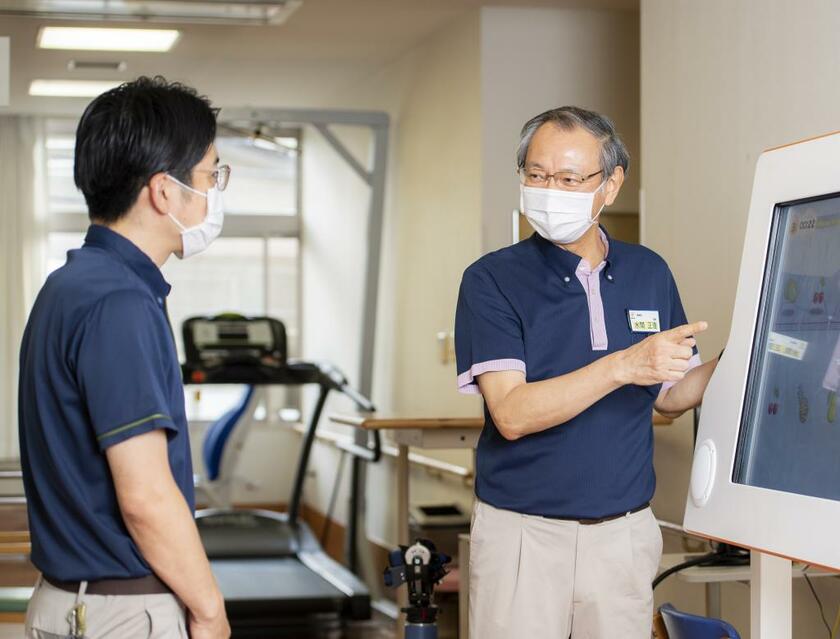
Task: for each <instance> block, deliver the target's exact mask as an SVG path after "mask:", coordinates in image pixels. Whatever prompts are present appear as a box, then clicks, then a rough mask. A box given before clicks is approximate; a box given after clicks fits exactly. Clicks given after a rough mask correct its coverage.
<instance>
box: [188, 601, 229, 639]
mask: <svg viewBox="0 0 840 639" xmlns="http://www.w3.org/2000/svg"><path fill="white" fill-rule="evenodd" d="M188 614H189V623H190V637H191V639H228V637H230V624H228V620H227V616H226V615H225V607H224V604H223V605H222V606H221V608H220V611H219V613H218V614H216V615H214V616H212V617H206V618H205V617H199V616H197V615H196V614H195V613H193V612H192V611H190V612H189V613H188Z"/></svg>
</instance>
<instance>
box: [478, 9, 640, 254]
mask: <svg viewBox="0 0 840 639" xmlns="http://www.w3.org/2000/svg"><path fill="white" fill-rule="evenodd" d="M638 21H639V14H638V13H636V12H631V11H588V10H578V9H516V8H499V7H490V8H484V9H482V11H481V131H482V133H481V144H482V176H481V199H482V216H483V218H482V252H488V251H490V250H494V249H497V248H500V247H502V246H506V245H507V244H510V238H511V230H510V227H511V222H510V212H511V211H512V210H513V209H514V208H518V206H519V182H518V178H517V176H516V174H515V171H516V162H515V152H516V146H517V143H518V142H519V130H520V129H521V128H522V125H523V124H525V122H526V121H527V120H529V119H530V118H531V117H533V116H535V115H537V114H538V113H542V112H543V111H546V110H547V109H550V108H553V107H559V106H564V105H573V106H580V107H584V108H588V109H592V110H594V111H599V112H601V113H604V114H606V115H608V116H609V117H611V118H612V119H613V120H614V122H615V124H616V127H617V129H618V131H619V133H620V134H621V136H622V137H623V138H624V141H625V142H626V143H627V146H628V149H629V151H630V155H631V158H634V159H635V158H637V157H638V149H639V65H638V50H639V32H638ZM637 167H638V165H637V164H636V165H634V164H633V162H632V160H631V171H630V174H629V176H628V180H627V181H626V183H625V185H624V188H623V189H622V191H621V194H620V196H619V198H618V200H617V201H616V202H615V204H614V205H613V207H612V210H614V211H621V212H632V213H635V212H637V211H638V189H639V172H638V169H637Z"/></svg>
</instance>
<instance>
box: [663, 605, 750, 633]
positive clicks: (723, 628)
mask: <svg viewBox="0 0 840 639" xmlns="http://www.w3.org/2000/svg"><path fill="white" fill-rule="evenodd" d="M659 612H660V613H661V614H662V620H663V621H664V622H665V628H667V629H668V639H740V637H741V636H740V635H739V634H738V631H737V630H735V628H733V627H732V626H731V625H729V624H728V623H726V622H725V621H721V620H720V619H709V618H708V617H698V616H697V615H690V614H688V613H686V612H680V611H679V610H677V609H676V608H674V607H673V606H672V605H671V604H663V606H662V607H661V608H660V609H659Z"/></svg>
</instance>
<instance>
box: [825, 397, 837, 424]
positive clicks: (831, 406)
mask: <svg viewBox="0 0 840 639" xmlns="http://www.w3.org/2000/svg"><path fill="white" fill-rule="evenodd" d="M826 419H827V420H828V423H829V424H833V423H834V421H835V420H836V419H837V393H835V392H834V391H829V393H828V414H827V415H826Z"/></svg>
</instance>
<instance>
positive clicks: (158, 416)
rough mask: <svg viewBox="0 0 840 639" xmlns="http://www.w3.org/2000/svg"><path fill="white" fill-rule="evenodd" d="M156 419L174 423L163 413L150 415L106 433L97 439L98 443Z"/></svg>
mask: <svg viewBox="0 0 840 639" xmlns="http://www.w3.org/2000/svg"><path fill="white" fill-rule="evenodd" d="M154 419H168V420H169V421H172V418H171V417H170V416H169V415H164V414H163V413H155V414H154V415H149V416H148V417H144V418H143V419H138V420H137V421H136V422H131V423H130V424H126V425H125V426H118V427H117V428H115V429H114V430H109V431H108V432H107V433H104V434H102V435H100V436H99V437H97V438H96V441H100V442H101V441H102V440H103V439H105V438H106V437H112V436H114V435H118V434H119V433H122V432H124V431H127V430H128V429H130V428H134V427H135V426H140V425H142V424H145V423H146V422H150V421H152V420H154Z"/></svg>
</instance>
